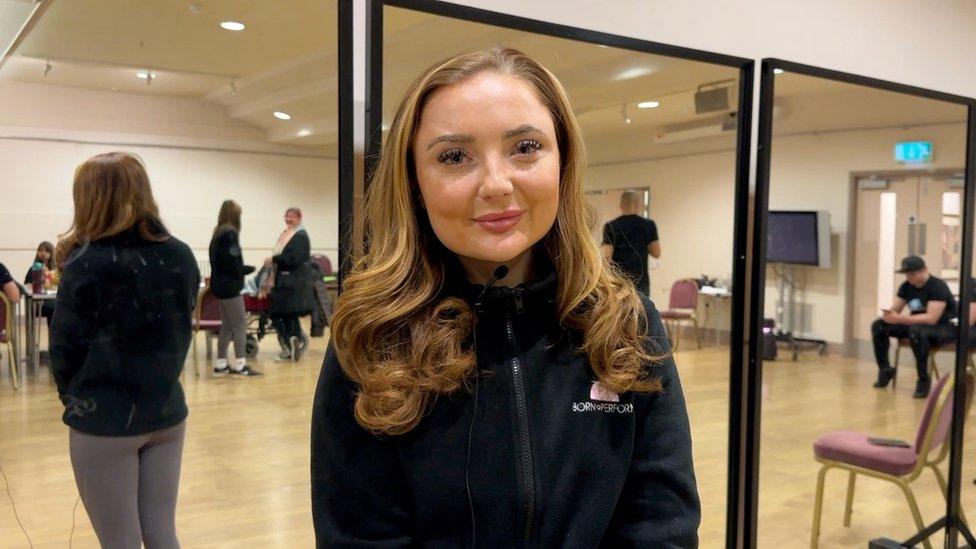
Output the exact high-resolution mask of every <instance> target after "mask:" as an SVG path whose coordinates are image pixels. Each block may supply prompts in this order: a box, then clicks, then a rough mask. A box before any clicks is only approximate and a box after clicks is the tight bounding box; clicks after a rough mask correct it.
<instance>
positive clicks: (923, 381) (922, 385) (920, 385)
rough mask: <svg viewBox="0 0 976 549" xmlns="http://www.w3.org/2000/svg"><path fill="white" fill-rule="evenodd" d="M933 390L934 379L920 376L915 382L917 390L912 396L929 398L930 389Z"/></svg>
mask: <svg viewBox="0 0 976 549" xmlns="http://www.w3.org/2000/svg"><path fill="white" fill-rule="evenodd" d="M930 390H932V379H931V378H928V377H923V378H919V380H918V381H916V382H915V392H914V393H912V398H929V391H930Z"/></svg>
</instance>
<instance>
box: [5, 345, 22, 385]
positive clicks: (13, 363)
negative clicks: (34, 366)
mask: <svg viewBox="0 0 976 549" xmlns="http://www.w3.org/2000/svg"><path fill="white" fill-rule="evenodd" d="M7 365H8V366H10V379H11V380H12V381H13V382H14V390H15V391H19V390H20V380H19V379H18V374H17V359H16V358H15V357H14V348H13V346H11V345H10V341H9V340H8V341H7Z"/></svg>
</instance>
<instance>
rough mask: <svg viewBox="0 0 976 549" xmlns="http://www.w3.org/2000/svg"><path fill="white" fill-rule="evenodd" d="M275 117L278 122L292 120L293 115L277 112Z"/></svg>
mask: <svg viewBox="0 0 976 549" xmlns="http://www.w3.org/2000/svg"><path fill="white" fill-rule="evenodd" d="M274 117H275V118H277V119H278V120H291V115H290V114H288V113H286V112H281V111H275V112H274Z"/></svg>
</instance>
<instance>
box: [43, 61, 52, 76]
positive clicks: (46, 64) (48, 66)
mask: <svg viewBox="0 0 976 549" xmlns="http://www.w3.org/2000/svg"><path fill="white" fill-rule="evenodd" d="M49 72H51V60H50V59H48V60H47V61H45V62H44V76H47V73H49Z"/></svg>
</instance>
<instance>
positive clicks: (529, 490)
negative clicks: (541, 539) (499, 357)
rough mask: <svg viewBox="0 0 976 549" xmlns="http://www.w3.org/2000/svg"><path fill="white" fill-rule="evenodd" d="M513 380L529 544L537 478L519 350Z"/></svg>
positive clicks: (518, 296) (508, 317) (510, 332)
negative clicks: (535, 476)
mask: <svg viewBox="0 0 976 549" xmlns="http://www.w3.org/2000/svg"><path fill="white" fill-rule="evenodd" d="M515 296H516V298H515V299H516V301H515V303H516V307H517V308H520V307H521V305H522V296H521V293H520V292H519V291H518V290H516V294H515ZM505 323H506V328H507V330H508V341H509V343H511V344H512V348H513V349H516V347H515V333H514V331H513V329H512V315H511V314H510V313H509V314H506V315H505ZM512 378H513V379H514V381H515V406H516V408H517V410H518V420H519V421H518V428H519V439H520V441H521V443H522V444H521V458H522V489H523V492H524V493H525V542H526V544H528V542H529V539H530V538H531V536H532V516H533V514H534V513H535V478H534V476H533V472H532V446H531V441H530V440H529V415H528V411H527V405H526V398H525V381H524V380H523V379H522V364H521V362H520V361H519V358H518V352H517V349H516V351H515V356H514V357H513V358H512Z"/></svg>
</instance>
